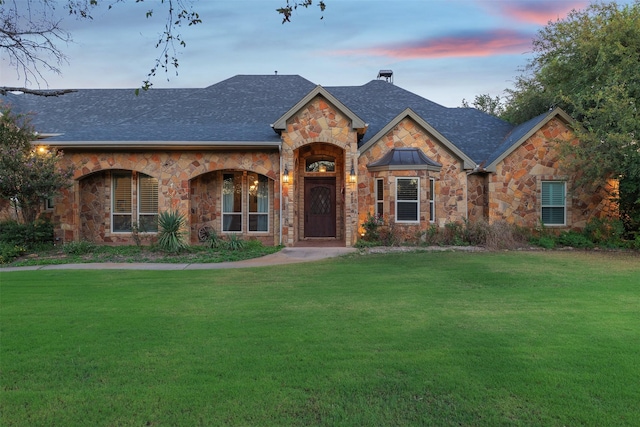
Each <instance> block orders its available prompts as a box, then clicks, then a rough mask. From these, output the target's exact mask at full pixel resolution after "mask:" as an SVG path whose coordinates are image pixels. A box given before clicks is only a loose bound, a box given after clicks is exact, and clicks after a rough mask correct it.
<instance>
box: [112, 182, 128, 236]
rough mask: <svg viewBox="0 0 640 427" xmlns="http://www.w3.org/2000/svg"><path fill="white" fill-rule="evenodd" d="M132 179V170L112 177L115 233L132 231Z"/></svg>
mask: <svg viewBox="0 0 640 427" xmlns="http://www.w3.org/2000/svg"><path fill="white" fill-rule="evenodd" d="M131 181H132V177H131V172H118V173H114V174H113V176H112V177H111V182H112V198H111V201H112V206H111V231H113V232H114V233H125V232H130V231H131V224H132V220H131V217H132V215H133V210H132V203H131V199H132V197H133V194H132V193H131Z"/></svg>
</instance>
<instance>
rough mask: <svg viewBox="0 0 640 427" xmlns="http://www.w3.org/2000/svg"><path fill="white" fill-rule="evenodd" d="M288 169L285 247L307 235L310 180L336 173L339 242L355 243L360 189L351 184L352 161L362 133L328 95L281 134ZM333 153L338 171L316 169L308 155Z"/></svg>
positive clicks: (306, 108)
mask: <svg viewBox="0 0 640 427" xmlns="http://www.w3.org/2000/svg"><path fill="white" fill-rule="evenodd" d="M281 137H282V158H283V165H284V166H283V170H284V167H285V166H286V168H287V169H288V171H289V172H290V174H291V181H290V182H289V183H288V184H285V185H284V188H285V191H283V213H284V216H283V217H284V218H285V222H284V224H283V230H282V234H283V236H284V240H283V243H284V244H285V245H293V244H295V242H297V241H299V240H304V239H305V237H306V236H305V230H304V216H305V206H304V202H303V197H304V194H305V178H310V177H314V176H315V177H333V178H335V185H336V194H337V195H338V196H337V200H336V223H337V224H336V240H344V241H345V242H346V244H347V245H349V246H351V245H352V244H354V243H355V241H356V238H357V235H356V234H355V232H354V231H355V230H356V222H357V207H358V205H357V200H358V193H357V191H356V186H355V184H350V183H349V182H348V176H349V173H350V168H351V166H350V165H351V164H352V162H354V163H355V162H356V160H355V159H356V155H357V131H356V130H354V129H353V128H352V123H351V121H350V120H349V119H348V117H346V115H345V114H343V113H341V112H340V111H339V110H338V109H337V108H336V106H334V105H332V104H331V103H330V102H329V101H327V100H326V99H325V98H324V97H322V96H317V97H315V98H314V99H312V100H311V101H310V102H309V103H308V104H307V105H305V106H304V107H302V108H301V109H300V110H299V111H298V112H297V113H296V114H294V115H293V116H292V117H291V118H289V119H288V120H287V128H286V130H285V131H283V132H282V134H281ZM313 157H327V158H333V159H334V160H335V172H325V173H320V174H319V173H310V172H306V170H305V165H306V160H307V159H308V158H313Z"/></svg>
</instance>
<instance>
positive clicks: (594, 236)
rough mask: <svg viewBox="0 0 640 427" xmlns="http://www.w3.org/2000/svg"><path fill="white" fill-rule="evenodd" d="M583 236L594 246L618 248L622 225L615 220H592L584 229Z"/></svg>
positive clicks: (620, 240)
mask: <svg viewBox="0 0 640 427" xmlns="http://www.w3.org/2000/svg"><path fill="white" fill-rule="evenodd" d="M584 235H585V236H586V237H587V238H588V239H589V240H590V241H591V242H593V243H595V244H596V245H604V246H608V247H620V246H622V237H623V236H624V224H623V223H622V221H620V220H617V219H608V218H592V219H590V220H589V222H587V225H586V226H585V228H584Z"/></svg>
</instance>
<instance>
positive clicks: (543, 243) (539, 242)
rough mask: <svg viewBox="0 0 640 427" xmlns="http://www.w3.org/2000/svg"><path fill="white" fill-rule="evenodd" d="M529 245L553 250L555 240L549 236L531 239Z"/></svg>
mask: <svg viewBox="0 0 640 427" xmlns="http://www.w3.org/2000/svg"><path fill="white" fill-rule="evenodd" d="M530 243H531V244H532V245H536V246H540V247H541V248H545V249H553V248H555V247H556V239H555V238H554V237H553V236H550V235H542V236H538V237H532V238H531V240H530Z"/></svg>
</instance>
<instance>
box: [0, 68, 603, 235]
mask: <svg viewBox="0 0 640 427" xmlns="http://www.w3.org/2000/svg"><path fill="white" fill-rule="evenodd" d="M0 99H2V102H7V103H9V104H11V105H12V108H13V109H14V111H16V112H34V116H33V124H34V125H35V127H36V129H37V131H38V132H39V140H38V141H37V142H36V143H37V144H44V145H46V146H47V147H49V148H50V149H59V150H63V151H64V160H63V161H64V162H65V163H69V164H72V165H73V167H74V170H75V173H74V176H73V185H72V186H70V187H69V188H68V189H65V190H64V191H62V193H61V194H60V195H59V197H58V198H57V199H56V200H55V201H54V203H52V206H47V207H48V208H49V209H50V210H49V213H50V215H51V217H52V219H53V220H54V223H55V224H56V228H57V229H56V233H57V237H58V238H59V239H62V240H63V241H73V240H83V239H84V240H90V241H94V242H101V243H110V244H120V243H132V242H133V240H132V239H133V236H132V231H133V230H134V229H136V227H137V228H138V229H139V230H143V231H147V232H151V233H153V232H154V231H155V230H157V222H156V219H157V216H158V212H161V211H165V210H178V211H180V212H182V213H184V214H185V215H186V218H187V222H188V227H189V230H190V240H191V242H193V243H195V242H197V241H198V240H199V239H201V238H203V236H205V235H206V234H207V232H210V230H215V231H216V232H217V233H218V234H220V235H225V234H230V233H237V234H240V235H242V236H243V237H246V238H253V239H259V240H261V241H262V242H264V243H265V244H269V245H278V244H284V245H287V246H295V245H296V244H298V242H301V241H304V240H313V239H328V240H330V241H335V243H336V244H338V245H340V244H344V245H347V246H351V245H353V244H354V243H355V242H356V241H357V239H358V238H359V237H360V234H361V233H362V231H363V229H362V223H363V221H365V220H366V218H367V216H368V215H369V214H371V215H379V216H381V217H383V218H384V219H385V221H388V222H389V223H393V224H394V226H395V228H396V229H398V230H401V231H402V232H403V233H404V234H405V235H406V236H413V235H415V234H416V232H419V231H421V230H422V231H424V230H426V229H427V228H428V227H430V226H432V225H435V226H438V227H444V226H445V224H447V223H450V222H460V221H464V220H469V221H477V220H481V219H486V220H488V221H489V222H493V221H500V220H504V221H508V222H510V223H515V224H518V225H521V226H524V227H535V226H537V225H539V224H540V223H544V224H545V225H546V226H548V227H557V228H559V229H568V228H581V227H584V225H585V224H586V221H587V220H588V219H589V218H591V217H592V216H607V215H612V214H615V206H614V205H612V204H611V202H610V193H611V191H613V188H601V189H600V191H598V192H595V193H594V192H587V191H582V190H580V189H577V190H576V189H573V186H572V185H571V183H572V177H570V176H566V175H565V174H564V173H563V172H562V171H561V169H560V167H559V155H558V142H559V141H560V140H564V141H572V143H577V141H575V138H574V136H573V134H572V132H571V130H570V123H571V118H570V117H568V116H567V115H566V114H565V113H564V112H563V111H561V110H559V109H556V110H553V111H549V112H548V113H545V114H543V115H541V116H539V117H536V118H534V119H532V120H530V121H528V122H526V123H523V124H521V125H519V126H512V125H511V124H509V123H507V122H504V121H502V120H500V119H498V118H495V117H493V116H490V115H487V114H485V113H483V112H481V111H478V110H475V109H472V108H447V107H443V106H441V105H438V104H436V103H434V102H431V101H429V100H427V99H424V98H422V97H420V96H418V95H416V94H413V93H411V92H409V91H406V90H404V89H402V88H400V87H398V86H396V85H394V84H393V83H392V82H389V79H388V78H386V79H378V80H373V81H370V82H369V83H367V84H365V85H363V86H339V87H322V86H319V85H316V84H314V83H312V82H310V81H308V80H306V79H304V78H302V77H300V76H296V75H238V76H235V77H232V78H230V79H227V80H225V81H222V82H220V83H217V84H214V85H212V86H209V87H206V88H203V89H153V90H150V91H148V92H143V93H141V94H140V95H139V96H136V95H135V93H134V91H133V90H131V89H97V90H84V89H83V90H78V91H77V92H74V93H71V94H67V95H64V96H60V97H36V96H30V95H24V94H7V95H6V96H3V97H2V98H0Z"/></svg>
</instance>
